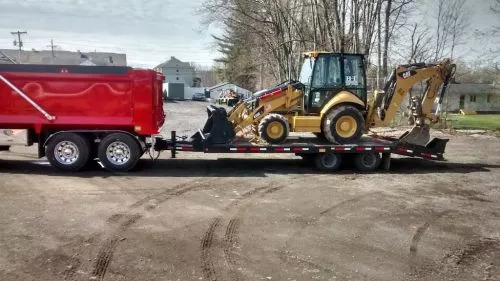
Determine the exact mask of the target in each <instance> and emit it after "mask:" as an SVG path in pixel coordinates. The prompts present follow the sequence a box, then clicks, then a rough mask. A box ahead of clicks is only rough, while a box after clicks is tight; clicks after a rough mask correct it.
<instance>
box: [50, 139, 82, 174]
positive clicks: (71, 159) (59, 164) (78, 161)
mask: <svg viewBox="0 0 500 281" xmlns="http://www.w3.org/2000/svg"><path fill="white" fill-rule="evenodd" d="M45 155H47V160H49V163H50V164H51V165H52V166H53V167H56V168H58V169H59V170H61V171H65V172H78V171H80V170H81V169H82V168H83V167H85V165H87V163H88V161H89V158H90V142H89V140H88V139H86V138H85V137H84V136H82V135H80V134H76V133H59V134H56V135H54V136H53V137H52V138H51V139H50V140H49V141H48V143H47V146H46V147H45Z"/></svg>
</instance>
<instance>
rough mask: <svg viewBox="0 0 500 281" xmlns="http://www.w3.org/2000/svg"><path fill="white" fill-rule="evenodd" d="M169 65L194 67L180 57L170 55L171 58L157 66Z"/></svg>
mask: <svg viewBox="0 0 500 281" xmlns="http://www.w3.org/2000/svg"><path fill="white" fill-rule="evenodd" d="M168 67H172V68H179V67H181V68H192V69H194V68H193V67H192V66H191V65H190V64H189V63H188V62H183V61H181V60H179V59H178V58H176V57H173V56H172V57H170V59H169V60H168V61H166V62H164V63H161V64H159V65H158V66H156V68H168Z"/></svg>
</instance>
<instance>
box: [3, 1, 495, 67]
mask: <svg viewBox="0 0 500 281" xmlns="http://www.w3.org/2000/svg"><path fill="white" fill-rule="evenodd" d="M466 1H467V5H468V8H467V9H468V11H469V14H470V16H471V23H472V26H471V27H472V29H479V30H484V29H487V28H489V27H490V26H491V25H492V23H493V22H496V23H498V22H499V21H498V20H499V19H498V18H495V16H493V15H491V14H490V13H488V7H489V3H490V0H466ZM202 2H203V0H183V1H181V0H0V48H15V47H14V46H13V44H12V42H13V40H14V39H15V38H14V36H13V35H11V34H10V32H11V31H17V30H20V31H27V32H28V34H27V35H25V36H23V41H24V44H25V47H24V49H25V50H31V49H36V50H44V49H45V50H47V49H49V47H48V45H49V44H50V40H51V39H53V40H54V44H55V45H57V46H59V48H61V49H63V50H69V51H77V50H80V51H82V52H92V51H94V50H95V51H103V52H121V53H126V54H127V61H128V63H129V64H130V65H131V66H135V67H155V66H156V65H158V64H160V63H162V62H164V61H166V60H168V59H169V58H170V57H171V56H175V57H177V58H179V59H181V60H183V61H188V62H196V63H198V64H201V65H205V66H209V65H212V63H213V59H214V58H216V57H217V56H218V55H217V53H216V51H215V50H214V48H213V44H212V39H211V36H210V35H211V34H213V33H217V32H219V31H218V30H217V29H216V28H213V27H210V28H207V27H206V26H203V25H201V24H200V22H201V18H200V15H199V14H197V13H196V10H197V9H198V8H199V7H200V4H201V3H202ZM435 2H436V1H435V0H427V2H426V3H427V4H426V5H425V7H421V9H422V10H423V11H424V13H428V14H431V13H432V11H433V8H434V5H435ZM486 41H488V40H487V39H483V40H482V42H478V41H477V39H474V38H471V40H469V41H468V42H467V43H466V44H465V45H464V46H462V47H461V48H460V52H461V53H462V55H464V56H467V55H469V56H470V54H473V53H474V52H476V53H477V52H479V53H480V52H481V50H482V49H484V48H485V47H484V46H487V45H488V44H492V43H491V42H486ZM471 50H473V51H474V52H472V51H471Z"/></svg>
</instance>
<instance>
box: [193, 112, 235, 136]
mask: <svg viewBox="0 0 500 281" xmlns="http://www.w3.org/2000/svg"><path fill="white" fill-rule="evenodd" d="M207 114H208V119H207V122H206V123H205V126H204V127H203V130H201V131H200V132H198V133H196V134H195V135H194V136H192V137H191V139H193V140H194V141H200V142H203V143H204V144H205V145H208V144H226V143H229V142H230V141H231V140H233V138H234V136H235V133H234V130H233V126H232V124H231V122H229V121H228V120H227V112H226V110H225V109H224V108H223V107H217V106H214V105H209V106H207Z"/></svg>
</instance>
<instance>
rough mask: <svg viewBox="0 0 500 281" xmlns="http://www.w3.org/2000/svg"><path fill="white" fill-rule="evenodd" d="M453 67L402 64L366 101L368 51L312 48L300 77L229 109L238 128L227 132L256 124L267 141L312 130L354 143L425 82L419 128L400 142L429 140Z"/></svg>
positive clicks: (417, 103)
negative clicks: (436, 106)
mask: <svg viewBox="0 0 500 281" xmlns="http://www.w3.org/2000/svg"><path fill="white" fill-rule="evenodd" d="M454 69H455V65H454V64H451V62H450V60H443V61H441V62H439V63H436V64H424V63H418V64H410V65H401V66H398V67H397V68H396V69H395V70H394V72H393V73H392V75H391V76H390V78H389V79H388V80H387V82H386V85H385V87H384V90H383V91H376V92H375V93H374V94H373V95H372V98H371V99H370V100H367V90H366V76H365V66H364V57H363V55H361V54H343V53H326V52H311V53H307V54H305V59H304V62H303V65H302V70H301V73H300V79H299V81H289V82H286V83H284V84H281V85H278V86H277V87H274V88H272V89H269V90H264V91H261V92H258V93H256V94H254V96H253V97H252V98H250V99H248V100H245V101H241V102H240V103H238V104H237V105H236V106H235V107H234V108H233V109H232V110H231V111H230V112H228V113H227V121H226V120H223V121H225V122H229V124H230V125H228V127H229V128H232V130H233V132H232V133H227V134H226V135H231V136H234V135H235V134H237V133H239V132H242V131H245V130H249V129H251V130H252V131H253V133H254V134H256V135H258V136H259V137H260V138H261V139H263V140H265V141H266V142H268V143H271V144H277V143H282V142H284V141H285V140H286V139H287V137H288V134H289V132H311V133H314V134H316V135H317V136H318V137H319V138H322V139H325V140H327V141H328V142H331V143H341V144H346V143H353V142H356V141H358V140H359V139H360V138H361V136H362V135H363V134H364V133H366V132H368V130H369V129H370V128H373V127H380V126H387V125H388V124H389V123H390V122H391V121H392V120H393V119H394V117H395V116H396V114H397V111H398V109H399V107H400V105H401V103H402V102H403V100H404V98H405V97H406V96H407V95H408V94H409V92H410V90H411V89H412V87H413V86H415V85H416V84H417V83H419V82H424V84H425V89H424V91H423V93H422V95H421V96H416V95H411V98H410V106H409V108H410V112H411V116H412V118H413V120H415V128H414V129H413V130H412V131H410V132H409V133H407V134H405V135H404V136H403V137H402V139H401V141H404V142H408V143H413V144H417V145H425V143H426V142H427V141H428V140H429V124H432V123H435V122H437V121H438V118H437V114H435V113H433V112H432V110H433V105H434V103H435V102H436V101H437V102H438V104H439V106H438V108H439V107H440V104H441V102H442V98H443V96H444V93H445V91H446V88H447V85H448V83H449V81H450V79H451V77H452V76H453V74H454ZM222 115H225V112H224V113H223V114H222Z"/></svg>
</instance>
